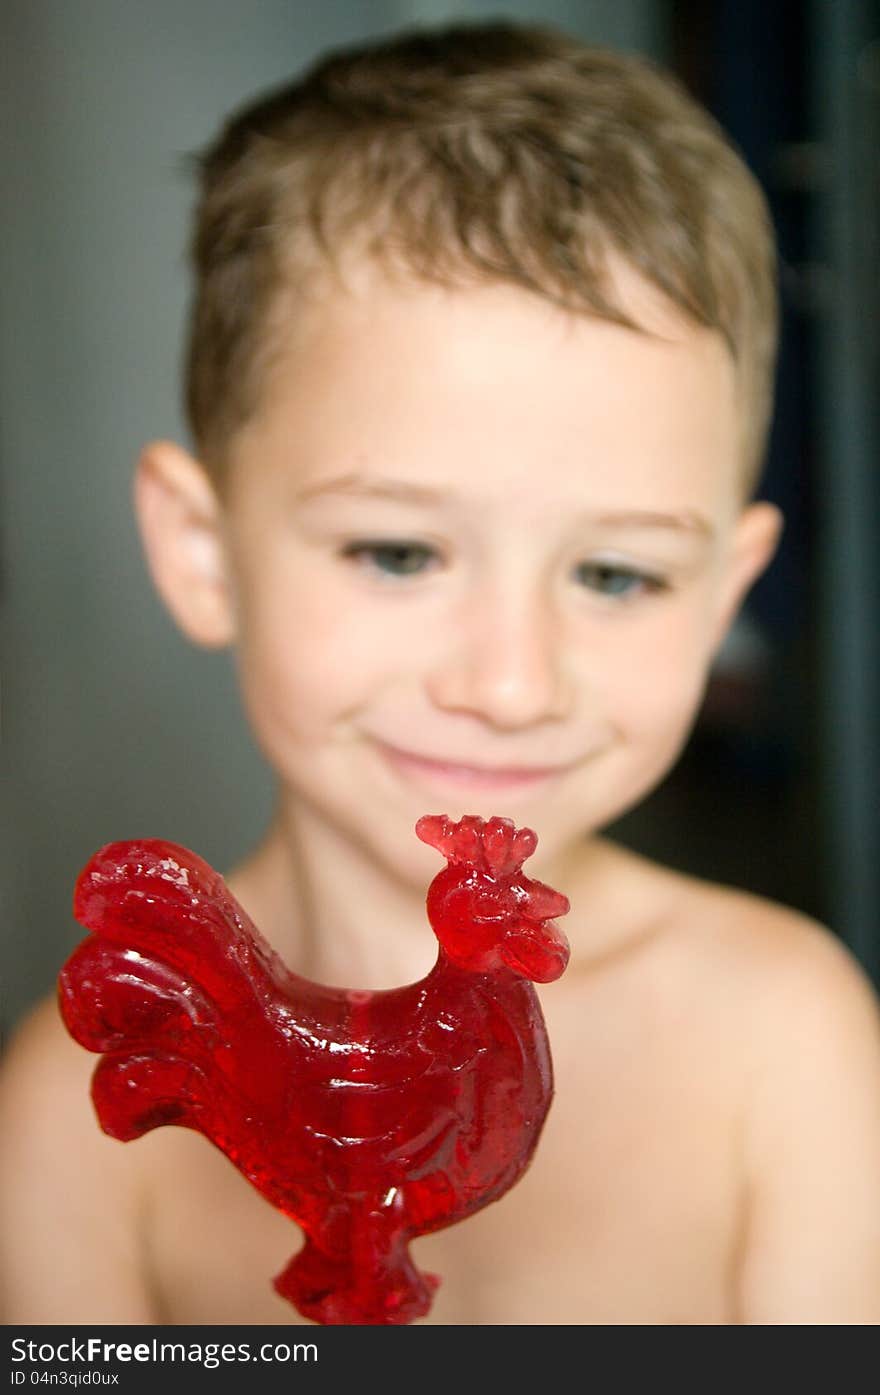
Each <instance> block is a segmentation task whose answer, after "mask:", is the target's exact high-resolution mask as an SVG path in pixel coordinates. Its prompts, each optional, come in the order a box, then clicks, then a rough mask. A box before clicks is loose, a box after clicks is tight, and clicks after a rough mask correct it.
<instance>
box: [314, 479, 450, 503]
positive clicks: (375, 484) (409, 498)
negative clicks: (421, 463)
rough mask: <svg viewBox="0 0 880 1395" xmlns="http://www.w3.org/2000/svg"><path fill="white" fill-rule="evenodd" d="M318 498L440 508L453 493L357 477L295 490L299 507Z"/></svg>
mask: <svg viewBox="0 0 880 1395" xmlns="http://www.w3.org/2000/svg"><path fill="white" fill-rule="evenodd" d="M321 494H353V495H355V496H356V497H358V498H361V499H393V500H397V501H399V502H400V503H403V504H442V503H446V502H447V501H448V500H449V499H451V498H452V491H451V490H448V489H434V488H432V487H431V486H430V485H426V484H415V483H410V482H408V481H407V480H386V479H380V478H376V479H365V478H364V477H363V475H358V474H350V475H337V476H336V477H335V478H334V479H329V480H318V481H317V482H316V483H315V484H309V485H306V486H305V488H304V489H300V490H297V494H296V498H297V501H298V502H300V503H301V502H303V501H305V500H307V499H315V498H317V497H318V496H319V495H321Z"/></svg>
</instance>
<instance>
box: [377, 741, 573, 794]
mask: <svg viewBox="0 0 880 1395" xmlns="http://www.w3.org/2000/svg"><path fill="white" fill-rule="evenodd" d="M375 744H376V748H377V750H378V751H379V752H380V753H381V755H382V756H384V758H385V760H386V761H387V763H388V764H389V765H390V766H391V767H392V769H394V770H395V771H397V772H398V774H401V775H404V776H408V777H410V778H415V779H417V780H418V781H419V782H420V783H423V784H425V783H426V784H430V785H433V786H436V787H440V786H443V787H444V788H445V789H451V788H458V789H462V790H464V789H468V790H475V791H476V790H485V791H486V792H488V793H491V792H492V791H495V790H498V791H504V790H511V791H512V790H515V789H523V790H525V789H530V788H533V787H536V786H538V785H541V784H544V783H546V782H547V781H548V780H550V779H552V778H553V777H554V776H558V775H561V774H564V772H565V771H567V770H570V769H571V768H572V767H571V765H556V766H517V767H504V768H502V767H498V766H495V767H490V766H478V765H463V764H461V763H460V762H458V761H447V760H436V759H434V758H432V757H429V756H421V755H416V754H414V753H413V752H411V751H402V750H400V749H399V748H398V747H397V746H390V745H389V744H388V743H387V742H386V741H379V740H378V739H377V740H376V742H375Z"/></svg>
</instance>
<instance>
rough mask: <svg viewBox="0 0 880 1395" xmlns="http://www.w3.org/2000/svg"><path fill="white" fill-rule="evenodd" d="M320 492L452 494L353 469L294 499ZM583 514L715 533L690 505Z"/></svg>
mask: <svg viewBox="0 0 880 1395" xmlns="http://www.w3.org/2000/svg"><path fill="white" fill-rule="evenodd" d="M322 494H350V495H354V496H355V497H356V498H360V499H390V500H393V501H395V502H398V503H403V504H443V503H448V502H449V500H450V499H452V498H453V497H454V493H453V491H452V490H450V489H436V488H434V487H433V486H431V485H426V484H416V483H415V482H414V481H410V480H389V479H383V478H381V477H376V478H374V479H366V478H364V476H363V475H358V474H354V473H352V474H348V475H337V476H335V477H334V478H333V479H329V480H318V481H316V483H315V484H310V485H306V486H305V487H304V488H303V489H300V490H297V494H296V498H297V502H299V503H302V502H305V501H306V500H309V499H316V498H318V497H320V496H321V495H322ZM582 518H583V521H584V522H585V523H594V524H598V525H599V526H601V527H606V528H610V527H617V528H631V527H636V528H668V529H671V530H673V531H675V532H680V533H696V534H698V535H702V536H703V537H706V538H712V537H713V536H714V529H713V527H712V525H711V524H710V523H709V521H708V519H706V518H704V517H703V515H702V514H699V513H697V512H696V511H695V510H693V509H682V510H681V511H680V512H677V513H660V512H658V511H657V510H655V509H619V510H615V511H614V512H610V513H601V514H584V515H582Z"/></svg>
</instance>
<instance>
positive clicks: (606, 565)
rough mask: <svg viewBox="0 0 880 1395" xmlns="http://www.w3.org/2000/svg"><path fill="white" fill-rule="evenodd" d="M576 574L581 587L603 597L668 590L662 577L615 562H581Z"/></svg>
mask: <svg viewBox="0 0 880 1395" xmlns="http://www.w3.org/2000/svg"><path fill="white" fill-rule="evenodd" d="M575 573H576V576H577V579H578V582H579V584H580V585H581V586H586V587H588V588H589V589H590V590H591V591H597V592H598V593H599V594H600V595H602V596H612V597H624V596H632V595H636V594H638V593H640V592H646V591H647V592H651V591H665V590H666V589H667V585H666V582H665V581H664V580H663V578H662V577H659V576H651V575H649V573H648V572H639V571H635V570H634V569H633V568H632V567H622V566H618V565H616V564H615V563H613V562H581V563H580V565H579V566H578V567H576V568H575Z"/></svg>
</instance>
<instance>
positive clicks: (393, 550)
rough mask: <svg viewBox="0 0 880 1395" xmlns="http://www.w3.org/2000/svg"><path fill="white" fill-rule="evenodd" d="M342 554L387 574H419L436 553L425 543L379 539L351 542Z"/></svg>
mask: <svg viewBox="0 0 880 1395" xmlns="http://www.w3.org/2000/svg"><path fill="white" fill-rule="evenodd" d="M342 555H343V556H344V557H352V558H354V559H355V560H356V561H359V562H363V563H365V565H367V566H369V567H370V568H371V569H372V570H374V571H377V572H382V573H383V574H384V575H385V576H418V575H419V574H420V573H421V572H423V571H425V570H426V568H427V566H428V564H429V563H430V562H431V561H433V559H434V555H435V554H434V550H433V548H430V547H426V546H425V545H424V544H423V543H411V542H384V541H378V542H361V543H349V545H348V546H347V547H346V548H344V549H343V554H342Z"/></svg>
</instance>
